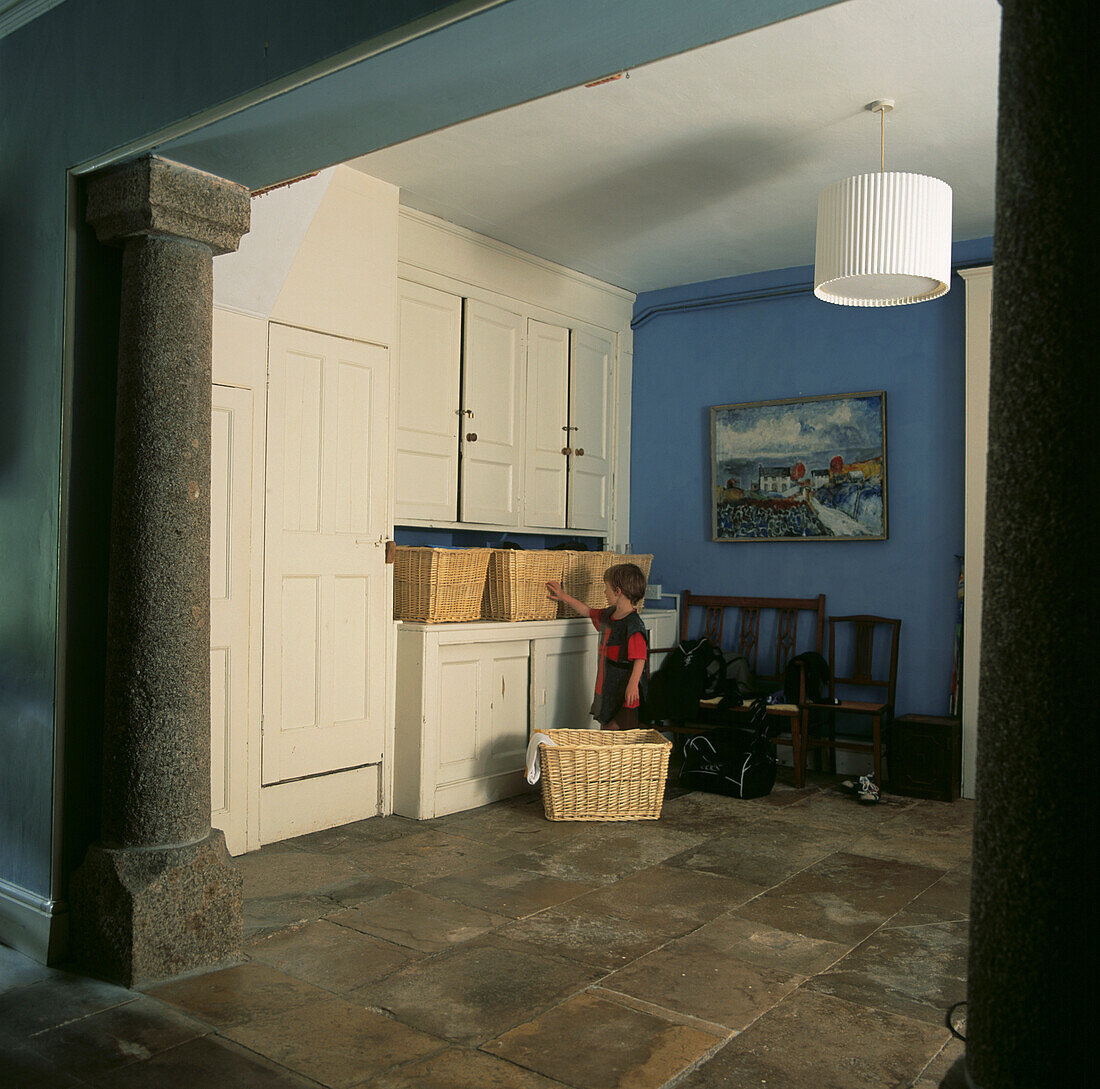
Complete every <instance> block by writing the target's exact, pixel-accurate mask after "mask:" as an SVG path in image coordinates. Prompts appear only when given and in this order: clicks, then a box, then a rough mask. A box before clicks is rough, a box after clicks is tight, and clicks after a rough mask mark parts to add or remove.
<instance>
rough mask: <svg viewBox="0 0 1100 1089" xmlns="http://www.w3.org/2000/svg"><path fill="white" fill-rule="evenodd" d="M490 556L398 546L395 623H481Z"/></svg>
mask: <svg viewBox="0 0 1100 1089" xmlns="http://www.w3.org/2000/svg"><path fill="white" fill-rule="evenodd" d="M489 552H490V550H489V549H488V548H421V547H418V546H414V545H398V546H397V549H396V553H395V556H394V563H393V618H394V620H419V621H422V622H426V623H429V624H442V623H446V622H448V621H460V620H480V619H481V602H482V597H483V596H484V594H485V576H486V572H487V570H488V567H489Z"/></svg>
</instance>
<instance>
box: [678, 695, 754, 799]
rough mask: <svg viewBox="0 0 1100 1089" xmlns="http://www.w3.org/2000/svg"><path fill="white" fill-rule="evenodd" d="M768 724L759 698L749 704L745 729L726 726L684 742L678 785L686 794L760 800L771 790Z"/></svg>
mask: <svg viewBox="0 0 1100 1089" xmlns="http://www.w3.org/2000/svg"><path fill="white" fill-rule="evenodd" d="M770 729H771V721H770V720H769V719H768V705H767V703H766V702H765V700H764V699H763V698H760V699H757V700H755V701H754V702H753V704H752V707H751V709H750V714H749V725H748V726H743V727H742V726H727V727H723V728H721V729H716V730H708V731H707V732H706V733H705V734H696V735H695V736H694V737H689V738H688V739H687V741H685V742H684V750H683V763H682V764H681V765H680V775H679V779H678V782H679V784H680V786H682V787H686V788H687V789H689V790H703V791H706V792H707V793H709V794H725V795H727V796H728V797H731V798H762V797H764V795H766V794H770V793H771V792H772V787H774V786H775V768H776V759H775V751H774V749H773V747H772V745H771V743H770V741H769V740H768V738H769V732H770Z"/></svg>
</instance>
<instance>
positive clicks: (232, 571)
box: [210, 385, 252, 854]
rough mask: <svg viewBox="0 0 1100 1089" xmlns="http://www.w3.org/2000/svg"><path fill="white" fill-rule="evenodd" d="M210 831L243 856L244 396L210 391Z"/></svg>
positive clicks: (247, 416)
mask: <svg viewBox="0 0 1100 1089" xmlns="http://www.w3.org/2000/svg"><path fill="white" fill-rule="evenodd" d="M210 423H211V445H210V454H211V458H210V797H211V805H210V808H211V817H210V820H211V824H212V825H213V826H214V827H215V828H220V829H221V830H222V831H223V832H224V833H225V839H226V843H227V845H228V847H229V850H230V852H231V853H233V854H240V853H242V852H243V851H244V850H245V848H246V831H247V798H248V774H247V768H246V762H247V759H248V682H249V676H248V648H249V564H250V558H251V537H252V534H251V527H252V391H251V390H247V389H238V388H236V387H233V386H218V385H216V386H213V387H212V389H211V419H210Z"/></svg>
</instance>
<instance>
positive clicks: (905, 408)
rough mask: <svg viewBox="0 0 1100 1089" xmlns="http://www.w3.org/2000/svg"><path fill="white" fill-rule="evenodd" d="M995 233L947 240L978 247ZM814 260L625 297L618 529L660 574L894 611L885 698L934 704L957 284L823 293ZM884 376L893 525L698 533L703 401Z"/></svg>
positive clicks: (950, 551) (952, 517)
mask: <svg viewBox="0 0 1100 1089" xmlns="http://www.w3.org/2000/svg"><path fill="white" fill-rule="evenodd" d="M991 256H992V240H991V239H980V240H977V241H974V242H966V243H961V244H958V245H956V246H955V249H954V260H955V263H956V265H959V264H960V263H961V264H962V265H964V266H967V265H977V264H984V263H988V262H989V261H990V260H991ZM812 279H813V270H812V269H811V268H798V269H783V270H779V271H776V272H769V273H763V274H759V275H753V276H742V277H737V278H735V279H729V280H715V281H711V282H709V283H703V284H689V285H684V286H682V287H675V288H669V289H667V290H663V291H654V292H648V293H646V294H644V295H640V296H639V297H638V301H637V306H636V308H635V314H636V318H635V333H634V391H633V396H634V402H633V413H632V429H631V435H632V443H631V494H630V537H631V542H632V544H633V546H634V547H635V548H636V549H638V550H639V551H642V552H652V553H654V561H653V581H655V582H660V583H661V584H662V585H663V586H664V588H665V589H666V590H669V591H680V590H684V589H689V590H692V591H694V592H695V593H724V594H732V595H747V596H761V597H810V596H814V595H816V594H819V593H824V594H825V595H826V608H827V611H828V612H829V613H830V614H832V615H837V616H839V615H843V614H851V613H863V612H866V613H877V614H879V615H883V616H898V617H901V618H902V631H901V647H900V650H901V654H900V664H899V669H898V710H899V712H900V713H905V712H909V711H921V712H927V713H929V714H946V713H947V698H948V690H949V683H950V676H951V668H952V647H953V637H954V623H955V610H956V583H957V579H958V574H959V566H958V561H957V560H956V556H958V555H961V553H962V550H963V467H964V456H965V451H964V390H965V385H964V383H965V339H964V337H965V325H966V316H965V288H964V285H963V281H962V279H961V278H960V277H959V276H957V275H956V276H953V277H952V283H951V290H950V291H949V292H948V294H947V295H945V296H943V297H941V298H940V299H936V300H934V301H932V302H927V303H921V304H919V305H915V306H898V307H883V308H864V307H844V306H834V305H831V304H829V303H824V302H821V301H820V300H818V299H816V298H815V297H814V295H813V291H812ZM879 389H882V390H885V391H886V395H887V396H886V432H887V474H888V491H889V539H888V540H886V541H865V542H841V541H838V542H824V541H822V542H818V541H790V542H786V541H784V542H775V543H772V542H751V543H749V542H740V543H728V542H727V543H716V542H713V541H712V540H711V523H710V505H709V499H710V487H711V483H710V468H709V466H710V407H711V406H712V405H723V404H733V403H737V402H741V401H764V400H772V399H779V398H785V397H800V396H815V395H820V394H829V393H855V392H860V391H864V390H879Z"/></svg>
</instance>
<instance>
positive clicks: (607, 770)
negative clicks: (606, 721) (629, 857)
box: [539, 730, 672, 821]
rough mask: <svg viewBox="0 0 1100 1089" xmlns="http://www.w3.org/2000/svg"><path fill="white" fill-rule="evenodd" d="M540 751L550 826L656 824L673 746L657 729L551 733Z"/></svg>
mask: <svg viewBox="0 0 1100 1089" xmlns="http://www.w3.org/2000/svg"><path fill="white" fill-rule="evenodd" d="M546 735H547V736H548V737H549V738H551V740H553V741H554V742H555V744H553V745H540V746H539V761H540V763H541V765H542V776H541V778H540V780H539V781H540V783H541V784H542V804H543V808H544V810H545V812H546V819H547V820H551V821H655V820H657V818H658V817H660V815H661V803H662V802H663V801H664V797H665V779H666V778H667V776H668V757H669V753H670V752H671V751H672V742H670V741H666V740H665V738H663V737H662V736H661V735H660V734H659V733H657V731H656V730H607V731H603V730H547V731H546Z"/></svg>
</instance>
